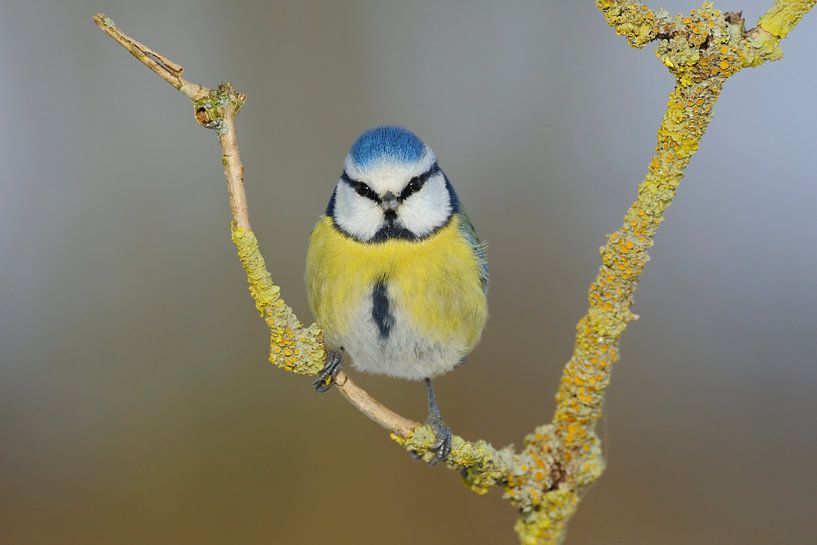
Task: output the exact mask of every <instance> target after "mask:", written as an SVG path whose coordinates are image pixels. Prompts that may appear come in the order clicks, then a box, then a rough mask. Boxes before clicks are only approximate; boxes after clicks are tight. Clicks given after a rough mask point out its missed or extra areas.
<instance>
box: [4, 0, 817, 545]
mask: <svg viewBox="0 0 817 545" xmlns="http://www.w3.org/2000/svg"><path fill="white" fill-rule="evenodd" d="M660 1H661V2H663V5H664V7H666V8H668V9H670V10H671V11H681V10H683V11H688V10H689V9H690V8H693V7H695V5H696V4H694V3H693V2H686V1H680V0H674V1H670V0H660ZM652 4H655V6H654V7H660V6H659V5H658V4H656V3H655V2H652ZM770 4H771V0H762V1H758V0H720V1H719V2H718V6H719V7H720V8H721V9H723V10H739V9H742V10H743V11H744V14H745V15H746V17H747V20H748V21H749V23H750V24H754V22H755V21H756V20H757V17H758V16H759V15H760V14H761V13H762V12H763V10H764V9H765V8H766V7H767V6H768V5H770ZM97 10H104V11H105V12H107V14H108V15H110V16H111V17H112V18H113V19H114V20H115V21H116V22H117V23H119V24H120V25H121V26H122V27H123V28H124V29H125V30H126V31H128V32H130V33H132V34H133V35H134V36H135V37H136V38H137V39H139V40H142V41H144V42H145V43H147V44H149V45H150V46H151V47H154V48H156V49H157V50H159V51H161V52H162V53H164V54H166V55H168V56H169V57H170V58H172V59H174V60H176V61H178V62H180V63H181V64H183V65H184V66H185V68H186V69H187V75H188V76H189V78H190V79H192V80H193V81H201V82H203V83H205V84H208V85H213V84H215V83H216V82H217V81H219V80H220V79H223V80H229V81H231V82H233V83H234V84H235V85H236V86H237V87H238V88H239V89H241V90H243V91H245V92H247V93H248V95H249V101H248V103H247V105H246V107H245V109H244V110H243V111H242V112H241V115H240V118H239V141H240V143H241V150H242V152H243V157H244V160H245V163H246V168H247V190H248V193H249V199H250V209H251V214H252V220H253V225H254V227H255V229H256V232H257V234H258V236H259V238H260V240H261V244H262V248H263V249H264V251H265V254H266V257H267V259H268V261H269V265H270V269H271V271H272V273H273V276H274V278H275V280H276V281H277V282H278V283H279V284H280V285H281V286H282V287H283V290H284V295H285V297H286V298H287V300H288V302H289V303H290V304H291V305H292V306H293V307H294V308H295V310H296V311H297V312H298V313H299V315H300V316H301V317H302V318H303V319H304V320H309V319H310V316H309V313H308V309H307V305H306V301H305V296H304V288H303V282H302V276H303V267H304V266H303V263H304V258H305V253H306V243H307V238H308V235H309V232H310V229H311V227H312V225H313V224H314V222H315V220H316V218H317V217H318V215H319V214H320V213H321V212H322V210H323V208H324V206H325V204H326V201H327V199H328V197H329V194H330V191H331V188H332V185H333V184H334V182H335V180H336V179H337V177H338V175H339V173H340V170H341V163H342V159H343V156H344V154H345V152H346V149H347V147H348V146H349V145H350V144H351V142H352V141H353V140H354V138H355V137H356V136H357V134H359V133H360V132H361V131H362V130H364V129H366V128H368V127H370V126H372V125H376V124H380V123H399V124H404V125H406V126H408V127H409V128H411V129H412V130H414V131H415V132H417V133H418V134H419V135H420V136H421V137H422V138H423V139H425V140H426V141H427V142H428V143H429V144H430V145H431V146H432V147H433V148H434V149H435V150H436V152H437V154H438V156H439V157H440V161H441V164H442V165H443V166H444V167H445V168H446V170H447V172H448V173H449V175H450V177H451V178H452V181H453V182H454V184H455V185H456V187H457V189H458V191H459V193H460V196H461V197H462V199H463V201H464V203H465V204H466V206H467V207H468V209H469V212H470V214H471V216H472V217H473V219H474V221H475V223H476V225H477V227H478V229H479V232H480V234H481V236H482V237H483V238H484V239H486V240H487V241H488V242H489V244H490V250H489V258H490V264H491V271H492V275H493V283H492V290H491V293H490V305H491V312H492V316H491V320H490V323H489V327H488V329H487V331H486V333H485V336H484V339H483V342H482V344H481V346H480V347H479V348H478V350H477V351H476V352H475V353H474V354H473V355H472V357H471V358H470V360H469V362H468V364H467V365H465V366H463V367H461V368H460V369H459V370H458V371H456V373H454V374H452V375H450V376H448V377H446V378H444V379H442V380H440V381H438V394H439V397H440V402H441V405H442V408H443V412H444V414H445V415H446V419H447V421H448V422H449V423H450V424H451V426H452V427H453V428H454V429H455V430H456V432H458V433H460V434H462V435H464V436H465V437H469V438H477V437H482V438H486V439H488V440H490V441H492V442H494V443H495V444H498V445H501V444H507V443H511V442H515V443H516V444H520V443H521V440H522V438H523V436H524V434H525V433H526V432H528V431H530V430H531V429H532V428H533V427H534V426H535V425H536V424H539V423H542V422H545V421H546V420H548V419H549V418H550V415H551V412H552V408H553V401H552V398H553V397H552V396H553V393H554V391H555V388H556V385H557V382H558V377H559V373H560V369H561V366H562V365H563V363H564V362H565V361H566V360H567V358H568V357H569V354H570V352H571V348H572V336H573V330H574V324H575V323H576V321H577V320H578V318H579V317H580V316H581V314H582V313H583V311H584V309H585V293H586V289H587V286H588V284H589V282H590V280H591V279H592V277H593V275H594V273H595V271H596V268H597V266H598V262H599V260H598V256H597V248H598V246H599V245H600V244H601V243H602V242H603V240H604V235H605V233H608V232H610V231H612V230H613V229H614V228H616V227H617V226H618V225H619V223H620V221H621V218H622V216H623V214H624V211H625V210H626V208H627V206H628V204H629V203H630V201H631V200H632V199H633V197H634V195H635V188H636V184H637V182H638V181H639V180H641V178H642V176H643V174H644V172H645V169H646V165H647V163H648V161H649V158H650V155H651V153H652V150H653V147H654V133H655V129H656V128H657V125H658V122H659V120H660V117H661V115H662V113H663V111H664V104H665V101H666V95H667V93H668V92H669V90H670V88H671V85H672V80H671V77H670V76H669V75H668V73H667V72H666V70H665V69H664V68H663V67H662V66H661V65H660V63H658V62H657V61H656V59H655V57H654V54H653V52H652V49H651V48H647V49H645V50H642V51H634V50H631V49H630V48H629V47H628V46H627V45H626V43H625V42H624V41H623V40H622V39H621V38H619V37H617V36H615V35H614V33H613V32H612V31H611V30H610V29H609V28H608V27H607V26H606V25H605V23H604V20H603V17H602V16H601V14H600V13H599V12H598V11H597V10H596V9H595V7H594V3H593V2H592V1H590V0H586V1H581V2H565V1H557V0H529V1H509V2H485V1H478V2H475V1H471V2H466V1H464V0H460V1H444V2H431V1H423V2H397V1H388V2H383V1H380V2H375V1H368V2H364V1H357V2H332V1H329V0H325V1H310V2H303V1H300V2H299V1H288V2H287V1H276V2H262V1H254V2H227V1H222V2H216V1H206V2H205V1H202V2H194V1H192V0H181V1H175V0H174V1H170V2H168V1H146V2H133V1H130V2H126V1H124V0H116V1H113V0H111V1H96V2H90V1H87V2H86V1H56V0H54V1H50V2H48V1H22V0H19V1H17V0H11V1H9V0H4V1H3V2H2V5H0V71H2V72H0V78H2V85H0V98H2V104H3V118H2V125H3V130H2V132H0V162H1V163H2V177H0V362H1V364H0V543H3V544H9V545H46V544H67V543H82V544H86V545H92V544H100V545H102V544H106V545H108V544H145V545H148V544H149V545H165V544H167V545H171V544H174V545H175V544H197V545H209V544H213V545H216V544H242V545H256V544H267V543H287V544H293V545H298V544H302V545H307V544H313V543H331V544H334V545H342V544H355V545H357V544H375V543H377V544H380V543H383V544H390V545H392V544H393V545H403V544H406V545H407V544H416V543H429V544H443V543H457V544H460V543H463V544H464V543H468V544H470V543H475V544H476V543H508V544H511V543H515V542H516V537H515V536H514V534H513V531H512V524H513V521H514V520H515V517H516V514H515V513H514V511H513V510H512V509H511V508H510V507H509V506H508V505H507V503H506V502H505V501H504V500H502V499H501V498H500V494H499V493H498V492H494V493H492V494H490V495H489V496H487V497H484V498H480V497H477V496H474V495H472V494H471V493H470V492H468V491H467V490H466V489H465V488H464V487H463V486H462V485H461V484H460V482H459V479H458V477H457V476H456V475H455V474H453V473H451V472H449V471H446V470H444V469H441V468H429V467H426V466H424V465H423V464H421V463H417V462H413V461H411V460H410V459H409V457H408V456H407V455H406V454H405V453H404V452H403V451H401V450H400V449H399V448H398V447H397V446H395V445H394V444H392V443H391V442H390V441H389V440H388V438H387V437H386V435H385V434H384V433H383V432H382V431H381V430H380V429H379V428H378V427H376V426H375V425H374V424H372V423H370V422H369V421H367V420H366V419H365V418H364V417H362V416H361V415H359V414H357V413H356V412H355V411H354V410H353V409H352V408H351V407H349V406H348V405H347V404H346V403H345V402H344V401H343V400H342V399H341V398H340V396H338V395H337V394H334V393H333V394H330V395H326V396H322V397H321V396H317V395H315V394H314V393H313V391H312V389H311V387H310V385H309V382H308V381H307V380H305V379H303V378H298V377H293V376H289V375H286V374H285V373H282V372H280V371H278V370H276V369H274V368H272V367H271V366H270V365H269V364H267V363H266V352H267V338H266V333H265V329H264V326H263V324H262V323H261V321H260V320H259V319H258V316H257V315H256V313H255V311H254V309H253V306H252V304H251V302H250V300H249V296H248V294H247V290H246V284H245V280H244V278H243V276H242V272H241V269H240V267H239V265H238V262H237V259H236V257H235V254H234V250H233V248H232V246H231V244H230V242H229V237H228V208H227V199H226V196H225V190H224V187H223V186H224V182H223V179H222V174H221V166H220V162H219V152H218V148H217V144H216V141H215V138H214V135H213V134H212V133H211V132H209V131H205V130H202V129H200V128H198V127H197V126H196V125H195V124H194V122H193V119H192V116H191V112H190V109H189V106H188V104H187V103H186V100H185V99H184V98H183V97H182V96H181V95H179V94H178V93H176V92H175V91H174V90H173V89H172V88H170V87H169V86H168V85H167V84H165V83H164V82H162V81H161V80H159V79H158V78H157V77H156V76H154V75H153V74H151V73H150V72H148V71H147V70H146V69H145V68H144V67H142V66H140V65H139V64H138V63H137V62H136V61H134V59H132V58H131V57H130V56H129V55H128V54H127V53H126V52H125V51H124V50H123V49H121V48H120V47H119V46H118V45H116V44H115V43H113V42H112V41H111V40H110V39H108V38H107V37H106V36H105V35H104V34H102V33H101V32H100V31H99V30H97V29H96V28H95V27H94V25H93V24H92V22H91V15H93V13H94V12H95V11H97ZM815 48H817V14H810V15H809V16H808V17H807V18H806V19H805V21H804V22H803V23H802V25H801V26H800V27H799V28H797V29H796V30H795V31H794V32H793V34H792V35H791V36H790V38H789V39H787V40H786V42H785V44H784V50H785V53H786V58H785V59H784V60H783V61H782V62H778V63H774V64H770V65H765V66H763V67H762V68H760V69H755V70H751V71H745V72H742V73H740V74H739V75H737V76H736V77H735V78H733V80H731V81H730V82H729V83H728V85H727V87H726V91H725V93H724V96H723V98H722V100H721V102H720V103H719V104H718V105H717V109H716V115H715V120H714V122H713V124H712V126H711V128H710V130H709V133H708V134H707V135H706V137H705V139H704V141H703V145H702V148H701V151H700V153H699V154H698V155H697V156H696V157H695V159H694V160H693V163H692V165H691V167H690V168H689V171H688V176H687V179H686V180H685V182H684V184H683V186H682V188H681V191H680V194H679V196H678V198H677V201H676V203H675V204H674V206H673V207H672V208H671V210H670V212H669V215H668V221H667V222H666V224H665V226H664V228H663V229H662V232H661V233H660V235H659V237H658V240H657V244H656V246H655V248H654V251H653V252H652V257H653V259H652V262H651V263H650V265H649V266H648V268H647V270H646V273H645V276H644V280H643V282H642V285H641V287H640V289H639V292H638V293H637V296H636V307H635V311H636V312H637V313H638V314H639V315H640V316H641V320H640V321H638V322H635V323H634V324H632V326H631V328H630V330H629V331H628V332H627V334H626V335H625V338H624V345H623V352H622V354H623V360H622V362H621V363H620V364H619V366H618V367H617V369H616V371H615V373H614V380H613V385H612V388H611V390H610V393H609V398H608V402H607V417H606V419H605V422H604V425H603V428H602V433H603V436H604V437H605V439H606V443H605V449H606V453H607V457H608V460H609V469H608V471H607V473H606V474H605V475H604V477H603V478H602V480H601V481H600V482H599V483H598V484H597V485H596V486H595V487H594V488H593V489H592V490H591V491H590V493H589V494H588V495H587V497H586V499H585V501H584V502H583V503H582V505H581V508H580V511H579V513H578V515H577V516H576V517H575V519H574V520H573V523H572V526H571V531H570V535H569V538H568V543H570V544H572V545H580V544H656V543H661V544H666V545H675V544H679V545H680V544H690V543H695V544H704V543H711V544H716V543H717V544H731V543H740V544H742V545H750V544H751V545H754V544H758V545H760V544H767V543H787V544H795V543H814V542H815V536H816V535H817V521H815V518H814V512H815V509H816V508H817V500H815V488H816V487H817V470H816V469H815V465H814V463H815V459H817V425H815V414H816V413H817V396H815V392H816V391H817V361H816V360H817V292H815V278H816V277H817V252H815V235H817V227H815V219H814V210H815V207H816V206H817V183H815V182H816V181H817V175H815V172H817V158H815V155H816V154H815V144H817V138H815V126H816V125H817V106H816V105H815V100H814V99H815V96H817V94H816V93H815V91H817V58H815V52H817V49H815ZM360 381H361V382H362V383H363V384H364V385H365V386H367V387H368V388H370V389H371V392H372V393H373V394H375V395H376V396H377V397H378V398H380V399H382V400H384V401H386V402H387V403H388V404H389V405H391V406H393V407H394V408H396V409H398V410H400V411H401V412H403V413H404V414H406V415H408V416H411V417H414V418H418V419H419V418H422V417H423V415H424V402H425V401H424V394H423V389H422V387H421V386H420V385H418V384H413V383H407V382H401V381H395V380H389V379H380V378H373V377H360Z"/></svg>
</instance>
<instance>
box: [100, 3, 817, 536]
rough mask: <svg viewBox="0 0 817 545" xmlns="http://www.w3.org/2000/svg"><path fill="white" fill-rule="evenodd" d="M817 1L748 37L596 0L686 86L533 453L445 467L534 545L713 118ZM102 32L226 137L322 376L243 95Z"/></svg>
mask: <svg viewBox="0 0 817 545" xmlns="http://www.w3.org/2000/svg"><path fill="white" fill-rule="evenodd" d="M815 2H817V0H776V1H775V3H774V5H773V7H772V8H770V9H769V10H768V11H767V13H766V14H765V15H764V16H763V17H762V18H761V19H760V21H759V23H758V26H757V27H755V28H753V29H751V30H749V31H746V30H745V29H744V21H743V18H742V17H741V15H740V14H737V13H726V14H724V13H721V12H720V11H719V10H717V9H715V7H714V6H713V5H712V3H711V2H704V4H703V6H702V7H701V8H700V9H698V10H693V11H692V12H691V13H690V14H689V15H687V16H683V15H678V16H675V17H670V16H669V15H668V14H666V13H664V12H655V11H653V10H651V9H650V8H648V7H647V6H646V5H644V4H643V3H641V2H638V1H635V0H597V2H596V4H597V6H598V7H599V9H600V10H601V11H602V12H603V13H604V16H605V18H606V19H607V21H608V23H609V24H610V26H612V27H613V28H614V29H615V31H616V32H617V33H619V34H621V35H623V36H625V37H626V38H627V40H628V42H629V43H630V44H631V45H632V46H633V47H642V46H644V45H646V44H647V43H650V42H653V41H657V42H658V55H659V57H660V59H661V61H662V62H663V64H664V65H666V66H667V67H668V68H669V70H670V72H672V74H673V75H674V76H675V78H676V85H675V88H674V90H673V91H672V92H671V93H670V97H669V103H668V106H667V113H666V114H665V116H664V119H663V121H662V123H661V126H660V127H659V129H658V144H657V146H656V154H655V156H654V157H653V159H652V161H651V162H650V164H649V167H648V172H647V175H646V177H645V179H644V180H643V182H642V183H641V184H640V185H639V188H638V197H637V198H636V200H635V202H634V203H633V205H632V206H631V207H630V209H629V210H628V211H627V214H626V215H625V218H624V224H623V225H622V226H621V227H620V228H619V229H618V230H616V231H615V232H614V233H613V234H611V235H609V236H608V238H607V243H606V245H605V246H604V247H603V248H602V249H601V258H602V265H601V267H600V269H599V272H598V274H597V276H596V279H595V280H594V281H593V283H592V285H591V286H590V292H589V309H588V311H587V314H586V315H585V316H584V317H583V318H582V319H581V320H580V321H579V324H578V326H577V332H576V341H575V347H574V351H573V356H572V357H571V359H570V361H569V362H568V363H567V364H566V366H565V368H564V372H563V374H562V379H561V384H560V387H559V390H558V393H557V396H556V402H557V407H556V411H555V414H554V416H553V419H552V421H551V423H550V424H548V425H544V426H540V427H539V428H537V429H536V430H534V432H533V433H531V434H530V435H528V437H526V439H525V445H524V448H523V449H522V451H521V452H519V453H514V452H512V451H511V450H510V449H503V450H497V449H495V448H494V447H492V446H491V445H489V444H488V443H485V442H484V441H476V442H468V441H465V440H463V439H462V438H461V437H458V436H455V437H454V439H453V445H452V446H453V448H452V451H451V454H450V456H449V457H448V459H447V460H446V463H447V465H448V466H449V467H450V468H452V469H456V470H458V471H459V472H460V473H461V474H462V475H463V478H464V479H465V482H466V484H467V485H468V486H469V487H470V488H471V489H472V490H473V491H475V492H477V493H485V492H487V491H488V490H489V489H490V488H491V487H493V486H495V485H502V486H504V488H505V497H506V498H508V499H510V500H511V503H512V504H513V505H514V506H515V507H517V508H518V509H519V511H520V512H521V514H522V516H521V518H520V519H519V521H518V523H517V525H516V529H517V532H518V534H519V537H520V539H521V541H522V543H523V544H525V545H538V544H547V545H550V544H556V543H560V542H561V541H562V540H563V539H564V536H565V529H566V526H567V522H568V520H569V519H570V517H571V515H572V514H573V512H574V511H575V509H576V507H577V505H578V503H579V501H580V499H581V497H582V495H583V494H584V492H585V491H586V490H587V489H588V487H589V485H590V484H592V483H593V482H595V481H596V480H597V479H598V478H599V476H600V475H601V473H602V472H603V470H604V460H603V458H602V455H601V444H600V441H599V439H598V437H597V435H596V432H595V426H596V422H597V421H598V419H599V418H600V417H601V414H602V405H603V402H604V395H605V392H606V389H607V387H608V385H609V383H610V376H611V369H612V365H613V364H614V363H615V362H616V361H617V360H618V359H619V339H620V338H621V335H622V334H623V332H624V330H625V329H626V327H627V324H628V323H629V322H630V321H631V320H633V319H635V318H636V316H635V315H634V314H633V313H632V312H631V310H630V308H631V306H632V303H633V294H634V292H635V289H636V286H637V284H638V280H639V278H640V276H641V273H642V271H643V269H644V266H645V265H646V263H647V261H648V256H647V250H648V249H649V248H650V247H651V246H652V244H653V240H654V237H655V234H656V233H657V231H658V227H659V226H660V224H661V223H662V222H663V214H664V211H665V210H666V209H667V207H669V205H670V203H671V202H672V200H673V198H674V196H675V193H676V191H677V189H678V186H679V184H680V182H681V179H682V177H683V175H684V171H685V169H686V167H687V165H688V164H689V161H690V159H691V158H692V156H693V155H694V154H695V152H696V151H697V149H698V145H699V142H700V140H701V137H702V136H703V134H704V131H705V130H706V128H707V126H708V125H709V123H710V121H711V119H712V110H713V106H714V104H715V103H716V101H717V100H718V98H719V96H720V93H721V90H722V89H723V84H724V82H725V81H726V80H727V79H728V78H729V77H730V76H732V75H733V74H735V73H736V72H738V71H739V70H741V69H743V68H746V67H751V66H757V65H759V64H762V63H763V62H765V61H770V60H776V59H779V58H780V57H781V56H782V53H781V51H780V49H779V43H780V41H781V40H782V39H783V38H784V37H785V36H786V35H787V34H788V33H789V32H790V31H791V29H792V28H793V27H794V26H795V25H796V24H797V23H798V22H799V21H800V19H801V18H802V17H803V15H804V14H805V13H806V12H808V11H809V10H810V9H811V8H812V7H813V6H814V5H815ZM94 21H95V22H96V24H97V25H98V26H99V27H100V28H102V30H104V31H105V32H106V33H107V34H108V35H109V36H111V37H112V38H113V39H114V40H116V41H117V42H119V43H120V44H121V45H122V46H123V47H125V48H126V49H127V50H128V51H130V53H131V54H132V55H133V56H135V57H136V58H137V59H139V60H140V61H141V62H142V63H143V64H145V65H146V66H147V67H148V68H150V69H151V70H152V71H153V72H155V73H156V74H158V75H159V76H160V77H161V78H162V79H164V80H165V81H167V82H168V83H170V84H171V85H173V87H175V88H176V89H178V90H179V91H180V92H181V93H182V94H184V95H185V96H187V97H188V98H190V99H191V100H192V101H193V107H194V113H195V117H196V120H197V122H198V123H199V124H200V125H202V126H204V127H208V128H212V129H215V130H216V131H217V133H218V137H219V143H220V144H221V148H222V163H223V165H224V176H225V178H226V181H227V189H228V195H229V201H230V209H231V211H232V216H233V229H232V235H233V241H234V243H235V245H236V248H237V250H238V256H239V259H240V261H241V264H242V266H243V267H244V270H245V272H246V273H247V279H248V282H249V288H250V293H251V295H252V297H253V300H254V301H255V304H256V308H257V309H258V311H259V312H260V313H261V316H262V317H263V318H264V320H265V322H266V323H267V326H268V327H269V329H270V340H271V342H270V361H271V362H272V363H273V364H274V365H276V366H278V367H281V368H282V369H284V370H286V371H290V372H294V373H300V374H307V375H314V374H316V373H317V372H318V370H320V368H321V367H322V366H323V364H324V361H325V359H326V351H325V349H324V345H323V337H322V333H321V330H320V328H319V327H318V326H317V325H316V324H312V325H311V326H308V327H304V326H303V325H302V324H301V322H300V321H298V319H297V317H296V316H295V315H294V313H293V312H292V309H291V308H289V306H287V305H286V303H284V301H283V299H281V297H280V289H279V288H278V286H276V285H275V284H274V283H273V282H272V279H271V277H270V274H269V271H268V270H267V267H266V264H265V262H264V258H263V256H262V255H261V252H260V251H259V249H258V241H257V240H256V238H255V235H254V233H253V232H252V230H251V229H250V221H249V215H248V211H247V200H246V195H245V192H244V180H243V166H242V164H241V159H240V156H239V150H238V143H237V140H236V131H235V116H236V114H237V113H238V110H239V109H240V108H241V105H242V104H243V103H244V101H245V96H244V95H242V94H241V93H238V92H236V91H234V90H233V89H232V87H231V86H230V85H229V84H220V85H219V86H218V87H217V88H216V89H208V88H206V87H203V86H201V85H198V84H194V83H190V82H188V81H186V80H185V79H183V78H182V74H183V69H182V67H181V66H179V65H178V64H176V63H174V62H172V61H170V60H168V59H167V58H166V57H164V56H162V55H160V54H159V53H156V52H155V51H153V50H151V49H150V48H148V47H147V46H145V45H143V44H141V43H139V42H138V41H136V40H134V39H133V38H131V37H129V36H127V35H126V34H124V33H123V32H122V31H121V30H119V29H118V28H117V27H116V25H115V24H114V23H113V21H111V20H110V19H109V18H108V17H106V16H105V15H103V14H97V15H96V16H95V17H94ZM337 388H338V390H339V391H340V392H341V394H343V396H344V397H345V398H346V399H347V400H348V401H349V402H350V403H351V404H352V405H354V406H355V407H356V408H357V409H358V410H360V411H361V412H362V413H363V414H365V415H366V416H368V417H369V418H371V419H372V420H373V421H375V422H377V423H378V424H380V425H381V426H383V427H384V428H386V429H387V430H389V431H390V432H391V433H392V438H393V439H394V440H395V441H397V442H398V443H399V444H401V445H402V446H404V447H405V448H407V449H409V450H411V451H413V452H416V453H418V454H419V455H420V456H426V457H427V456H429V455H431V453H430V447H431V445H432V444H433V443H434V440H435V437H434V433H433V431H432V430H431V429H430V428H429V427H427V426H421V425H419V424H418V423H416V422H413V421H411V420H409V419H407V418H404V417H402V416H400V415H398V414H397V413H395V412H393V411H391V410H390V409H388V408H386V407H385V406H383V405H382V404H380V403H378V402H377V401H376V400H375V399H373V398H372V397H371V396H370V395H369V394H368V393H367V392H366V391H365V390H363V389H362V388H360V387H359V386H357V385H355V383H354V382H353V381H352V380H351V379H350V378H349V377H348V376H347V375H346V374H344V373H340V374H339V375H338V377H337Z"/></svg>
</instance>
